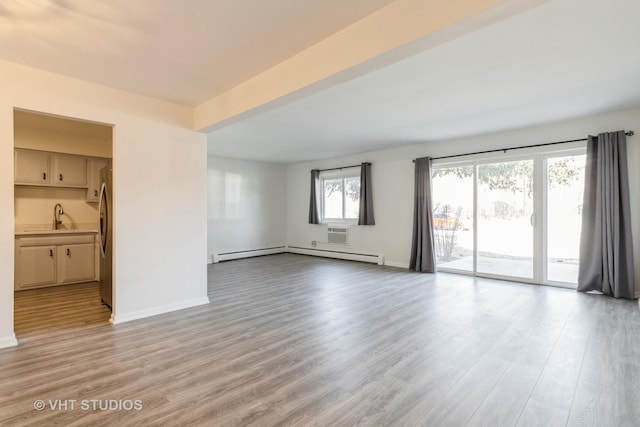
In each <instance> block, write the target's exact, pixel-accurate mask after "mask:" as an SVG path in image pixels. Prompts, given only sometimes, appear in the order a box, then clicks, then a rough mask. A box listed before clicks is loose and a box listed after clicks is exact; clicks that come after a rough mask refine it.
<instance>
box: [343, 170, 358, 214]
mask: <svg viewBox="0 0 640 427" xmlns="http://www.w3.org/2000/svg"><path fill="white" fill-rule="evenodd" d="M345 189H346V191H345V195H344V196H345V197H344V217H345V218H358V212H359V210H360V178H359V177H353V178H345Z"/></svg>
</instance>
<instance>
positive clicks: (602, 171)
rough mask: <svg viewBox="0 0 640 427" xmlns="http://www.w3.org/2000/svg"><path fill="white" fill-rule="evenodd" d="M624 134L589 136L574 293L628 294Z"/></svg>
mask: <svg viewBox="0 0 640 427" xmlns="http://www.w3.org/2000/svg"><path fill="white" fill-rule="evenodd" d="M634 288H635V280H634V274H633V247H632V242H631V209H630V207H629V171H628V169H627V138H626V136H625V134H624V131H619V132H610V133H601V134H599V135H598V136H597V137H595V136H589V138H588V142H587V165H586V170H585V185H584V202H583V205H582V236H581V239H580V266H579V273H578V291H580V292H587V291H600V292H602V293H603V294H605V295H611V296H613V297H616V298H634V293H635V292H634V290H635V289H634Z"/></svg>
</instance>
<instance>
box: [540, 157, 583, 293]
mask: <svg viewBox="0 0 640 427" xmlns="http://www.w3.org/2000/svg"><path fill="white" fill-rule="evenodd" d="M585 162H586V156H585V155H578V156H568V157H556V158H551V159H548V161H547V279H548V280H553V281H556V282H567V283H578V259H579V253H580V227H581V225H582V196H583V193H584V168H585Z"/></svg>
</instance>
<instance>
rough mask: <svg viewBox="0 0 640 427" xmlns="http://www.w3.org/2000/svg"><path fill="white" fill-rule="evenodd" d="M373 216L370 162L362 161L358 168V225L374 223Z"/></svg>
mask: <svg viewBox="0 0 640 427" xmlns="http://www.w3.org/2000/svg"><path fill="white" fill-rule="evenodd" d="M375 224H376V220H375V219H374V218H373V195H372V191H371V163H363V164H362V167H361V168H360V210H359V212H358V225H375Z"/></svg>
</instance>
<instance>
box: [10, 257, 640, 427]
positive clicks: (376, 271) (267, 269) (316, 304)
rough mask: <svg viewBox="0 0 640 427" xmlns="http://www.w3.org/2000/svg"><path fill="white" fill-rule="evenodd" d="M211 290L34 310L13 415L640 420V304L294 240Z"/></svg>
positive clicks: (216, 277) (188, 419)
mask: <svg viewBox="0 0 640 427" xmlns="http://www.w3.org/2000/svg"><path fill="white" fill-rule="evenodd" d="M176 286H179V284H176ZM209 297H210V299H211V304H210V305H207V306H201V307H196V308H193V309H188V310H183V311H180V312H175V313H169V314H166V315H162V316H156V317H153V318H148V319H143V320H140V321H134V322H130V323H126V324H122V325H116V326H111V325H106V324H100V323H96V324H91V325H87V326H85V327H77V326H78V325H75V326H74V327H71V328H65V327H63V325H59V327H57V328H53V329H46V330H39V329H38V328H37V327H36V326H34V324H32V325H31V326H30V327H31V329H29V330H26V331H24V333H22V334H20V333H18V338H19V340H20V342H21V343H20V346H18V347H16V348H10V349H4V350H0V425H2V426H8V425H19V426H25V425H33V426H42V425H64V426H71V425H118V426H123V425H158V426H160V425H163V426H164V425H206V426H218V425H256V426H270V425H326V426H351V425H375V426H378V425H380V426H383V425H399V426H414V425H425V426H465V425H467V426H476V425H488V426H536V425H537V426H556V425H558V426H564V425H569V426H578V425H591V426H605V427H606V426H640V310H639V309H638V305H637V302H632V301H622V300H615V299H611V298H607V297H602V296H593V295H585V294H579V293H576V292H574V291H570V290H563V289H556V288H549V287H539V286H531V285H523V284H515V283H509V282H500V281H492V280H485V279H474V278H471V277H465V276H457V275H450V274H438V275H429V274H418V273H411V272H408V271H406V270H401V269H395V268H388V267H380V266H375V265H369V264H361V263H356V262H347V261H336V260H328V259H321V258H312V257H306V256H299V255H291V254H286V255H273V256H267V257H260V258H253V259H247V260H239V261H230V262H225V263H221V264H216V265H214V266H210V267H209ZM23 309H24V307H23ZM21 316H28V315H27V314H25V313H24V312H23V313H22V314H21ZM61 317H64V316H62V315H61ZM17 329H18V328H17ZM37 399H42V400H45V401H48V400H55V399H73V400H76V401H77V402H78V403H77V405H80V403H81V401H82V400H91V399H99V400H107V399H113V400H126V399H130V400H136V399H138V400H141V401H142V405H143V409H142V410H140V411H135V410H133V411H125V410H121V411H117V410H115V411H108V410H107V411H100V410H82V409H80V408H78V407H77V406H76V408H75V410H70V409H67V410H51V409H50V407H47V408H46V409H45V410H42V411H36V410H34V409H33V402H34V401H35V400H37ZM45 403H47V405H48V402H45Z"/></svg>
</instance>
